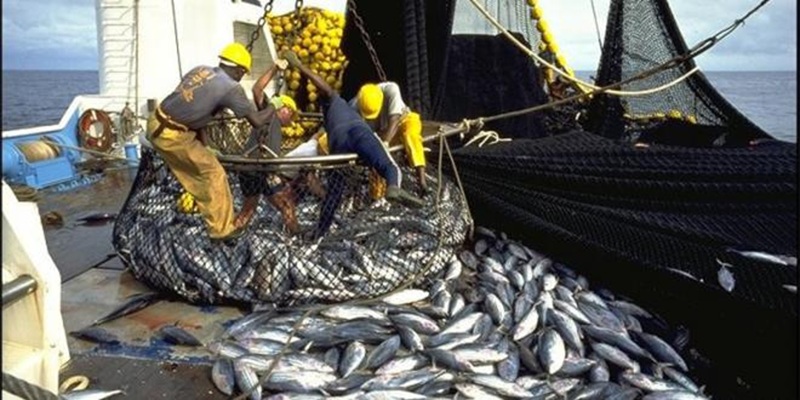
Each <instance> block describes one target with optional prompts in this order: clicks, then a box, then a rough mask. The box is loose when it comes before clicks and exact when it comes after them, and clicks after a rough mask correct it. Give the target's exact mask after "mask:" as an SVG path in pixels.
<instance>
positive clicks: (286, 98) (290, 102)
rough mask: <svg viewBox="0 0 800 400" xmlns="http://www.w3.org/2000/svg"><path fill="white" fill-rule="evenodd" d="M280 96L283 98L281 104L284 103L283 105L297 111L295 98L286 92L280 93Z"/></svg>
mask: <svg viewBox="0 0 800 400" xmlns="http://www.w3.org/2000/svg"><path fill="white" fill-rule="evenodd" d="M279 98H280V99H281V105H283V107H289V109H290V110H292V111H294V112H297V103H295V102H294V99H293V98H291V97H289V96H287V95H285V94H282V95H280V96H279Z"/></svg>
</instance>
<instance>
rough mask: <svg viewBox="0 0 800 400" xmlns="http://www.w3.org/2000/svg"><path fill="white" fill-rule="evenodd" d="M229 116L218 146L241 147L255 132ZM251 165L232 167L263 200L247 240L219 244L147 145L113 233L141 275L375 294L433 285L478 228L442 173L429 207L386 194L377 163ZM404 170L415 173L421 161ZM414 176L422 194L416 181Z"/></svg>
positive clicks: (256, 291)
mask: <svg viewBox="0 0 800 400" xmlns="http://www.w3.org/2000/svg"><path fill="white" fill-rule="evenodd" d="M225 121H226V122H218V123H215V124H212V125H211V126H210V129H211V130H215V129H216V130H220V131H225V132H227V134H226V135H223V134H220V132H208V133H207V135H206V137H207V138H211V140H212V141H213V138H221V137H224V138H226V140H225V141H224V142H220V143H218V144H217V143H213V142H211V143H210V145H211V146H212V147H216V148H217V149H218V150H220V151H222V152H228V151H232V152H233V154H240V153H239V152H240V151H241V150H242V148H244V145H243V143H247V141H248V140H245V139H244V137H249V136H250V130H249V129H244V128H243V126H244V124H246V122H244V123H243V122H242V121H239V120H230V119H229V120H225ZM262 134H263V132H262ZM401 154H402V153H401ZM260 155H261V153H260V152H259V153H258V154H257V156H260ZM398 158H399V157H398ZM259 160H260V161H259ZM250 161H251V162H245V161H239V162H236V161H228V162H226V163H225V166H226V170H227V171H228V182H229V184H230V186H231V189H232V192H233V195H234V208H235V210H241V209H242V208H243V206H244V202H245V197H251V196H259V197H258V199H259V200H258V203H257V207H256V208H255V211H254V214H253V217H252V219H251V221H250V223H249V226H248V229H247V231H246V233H245V235H244V236H242V237H241V238H239V239H237V240H236V241H234V242H228V243H220V242H212V241H211V240H210V239H209V236H208V234H207V231H206V226H205V222H204V219H203V218H202V216H201V215H200V214H199V213H197V212H196V211H195V210H194V209H192V207H191V204H188V205H187V204H186V200H185V196H186V195H185V194H184V191H183V188H182V186H181V185H180V183H179V182H178V181H177V180H176V178H175V177H174V175H173V174H172V173H171V172H170V170H169V168H168V167H167V166H166V164H165V163H164V162H163V161H162V159H161V158H160V157H159V156H158V154H157V153H156V152H154V151H153V150H150V149H147V148H144V149H143V154H142V160H141V164H140V166H139V172H138V175H137V177H136V180H135V182H134V184H133V187H132V189H131V192H130V195H129V197H128V200H127V201H126V203H125V205H124V206H123V208H122V211H121V212H120V214H119V217H118V219H117V222H116V226H115V228H114V238H113V240H114V245H115V247H116V249H117V251H118V253H119V254H120V256H121V258H122V259H123V261H124V262H125V263H126V265H127V266H128V267H129V268H130V269H131V271H132V272H133V274H134V275H135V276H136V277H137V279H139V280H141V281H143V282H145V283H147V284H150V285H152V286H154V287H156V288H158V289H160V290H163V291H166V292H169V293H174V294H177V295H179V296H181V297H183V298H185V299H187V300H189V301H192V302H201V303H216V302H221V301H226V300H233V301H241V302H249V303H274V304H276V305H288V306H291V305H300V304H306V303H312V302H314V303H319V302H339V301H345V300H352V299H358V298H371V297H374V296H378V295H381V294H384V293H387V292H389V291H392V290H394V289H396V288H397V287H399V286H400V285H403V284H406V283H410V282H412V281H413V282H417V283H418V284H420V285H424V283H425V278H427V277H428V276H430V275H432V274H436V273H437V272H439V271H440V270H441V269H442V268H443V266H444V265H445V263H446V262H447V261H448V260H449V259H450V258H451V257H453V255H454V251H455V249H456V248H458V247H459V246H460V245H461V243H462V242H463V241H464V238H465V236H466V234H467V230H468V228H469V226H470V224H471V219H470V216H469V212H468V211H467V210H466V202H465V200H464V198H463V195H462V193H461V192H460V190H459V189H458V188H457V186H455V185H454V184H453V183H451V181H450V180H449V179H448V178H440V177H439V176H435V175H434V174H432V173H429V174H428V175H429V176H428V177H427V179H428V180H429V186H430V187H431V188H434V189H435V190H434V191H432V192H433V193H430V194H429V195H428V196H426V198H425V202H426V204H425V207H423V208H421V209H409V208H405V207H403V206H401V205H396V204H393V203H389V202H387V201H386V200H385V199H384V198H379V197H378V196H376V195H374V194H373V193H372V192H371V190H374V188H375V186H374V179H371V178H370V170H369V168H367V167H364V166H361V165H358V164H357V163H355V162H351V161H347V162H338V163H335V162H328V163H326V162H324V161H322V162H316V163H295V164H291V163H282V162H273V163H264V162H263V161H264V158H259V157H256V158H252V159H250ZM273 161H275V160H273ZM401 162H402V161H401ZM403 172H404V175H407V176H409V177H410V176H411V175H412V174H411V172H412V171H411V170H410V168H403ZM403 182H404V186H407V189H408V190H414V191H416V188H415V187H414V185H416V183H415V182H414V180H413V179H404V180H403Z"/></svg>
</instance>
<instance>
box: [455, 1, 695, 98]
mask: <svg viewBox="0 0 800 400" xmlns="http://www.w3.org/2000/svg"><path fill="white" fill-rule="evenodd" d="M469 1H470V2H471V3H472V5H474V6H475V8H477V9H478V11H480V12H481V14H483V16H484V17H486V19H487V20H489V22H491V23H492V25H494V26H495V28H497V29H498V30H499V31H500V32H501V33H502V34H503V36H505V37H506V38H508V39H509V40H511V42H513V43H514V44H515V45H516V46H517V47H518V48H519V49H520V50H522V51H523V52H525V53H526V54H528V55H529V56H531V57H532V58H533V59H534V60H536V61H538V62H539V63H541V64H544V65H545V66H547V67H548V68H550V69H552V70H553V71H555V72H556V73H557V74H559V75H561V76H562V77H563V78H564V79H567V80H569V81H572V82H573V83H576V84H578V85H580V86H583V87H587V88H590V89H591V90H598V89H600V87H599V86H595V85H593V84H591V83H589V82H586V81H583V80H580V79H578V78H576V77H574V76H571V75H569V74H568V73H566V72H564V71H562V70H561V69H559V68H558V67H557V66H555V65H553V64H550V63H549V62H547V60H545V59H543V58H542V57H539V55H537V54H536V53H534V52H533V51H532V50H531V49H529V48H528V47H527V46H525V45H524V44H522V43H520V41H519V40H517V38H515V37H514V36H513V35H512V34H511V33H509V32H508V30H506V28H504V27H503V25H501V24H500V22H498V21H497V19H495V18H494V17H493V16H492V15H491V14H489V12H488V11H486V9H485V8H484V7H483V6H482V5H481V4H480V3H478V0H469ZM698 69H699V68H698V67H694V68H693V69H692V70H691V71H689V72H687V73H685V74H683V75H682V76H681V77H679V78H678V79H676V80H674V81H672V82H669V83H667V84H664V85H662V86H658V87H655V88H651V89H645V90H638V91H626V90H613V89H607V90H605V91H604V93H607V94H611V95H615V96H631V97H633V96H644V95H648V94H653V93H656V92H659V91H662V90H664V89H667V88H670V87H672V86H674V85H676V84H678V83H680V82H682V81H683V80H685V79H686V78H688V77H689V76H691V75H692V74H694V73H695V72H697V71H698Z"/></svg>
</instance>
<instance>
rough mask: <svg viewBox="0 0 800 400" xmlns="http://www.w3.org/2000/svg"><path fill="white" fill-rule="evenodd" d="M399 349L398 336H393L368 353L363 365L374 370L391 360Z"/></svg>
mask: <svg viewBox="0 0 800 400" xmlns="http://www.w3.org/2000/svg"><path fill="white" fill-rule="evenodd" d="M399 349H400V336H398V335H395V336H392V337H390V338H389V339H386V340H385V341H383V343H381V344H380V345H378V346H377V347H375V348H374V349H373V350H372V352H370V354H369V356H368V357H367V359H366V361H365V362H364V365H365V367H366V368H368V369H375V368H378V367H380V366H381V365H383V364H384V363H386V362H387V361H389V360H390V359H392V357H394V356H395V354H397V350H399Z"/></svg>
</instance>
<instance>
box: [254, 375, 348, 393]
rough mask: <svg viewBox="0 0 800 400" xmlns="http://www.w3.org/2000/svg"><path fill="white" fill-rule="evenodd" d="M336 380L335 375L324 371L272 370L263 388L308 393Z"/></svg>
mask: <svg viewBox="0 0 800 400" xmlns="http://www.w3.org/2000/svg"><path fill="white" fill-rule="evenodd" d="M335 380H336V375H333V374H329V373H324V372H311V371H292V372H283V371H278V372H273V373H272V374H271V375H270V376H269V378H268V379H267V381H266V382H264V388H266V389H268V390H272V391H281V392H300V393H308V392H312V391H316V390H319V389H322V388H324V387H325V386H327V385H328V384H330V383H331V382H334V381H335Z"/></svg>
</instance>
